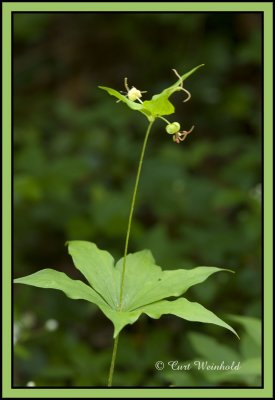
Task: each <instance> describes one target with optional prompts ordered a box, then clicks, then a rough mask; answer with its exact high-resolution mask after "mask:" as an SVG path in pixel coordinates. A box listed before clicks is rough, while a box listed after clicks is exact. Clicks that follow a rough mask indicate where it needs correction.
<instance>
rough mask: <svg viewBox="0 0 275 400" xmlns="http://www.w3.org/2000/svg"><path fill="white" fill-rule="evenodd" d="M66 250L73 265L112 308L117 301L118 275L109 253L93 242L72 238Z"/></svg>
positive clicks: (115, 305) (116, 304)
mask: <svg viewBox="0 0 275 400" xmlns="http://www.w3.org/2000/svg"><path fill="white" fill-rule="evenodd" d="M68 251H69V254H70V255H71V256H72V259H73V262H74V265H75V266H76V268H77V269H79V271H80V272H81V273H82V274H83V275H84V276H85V278H86V279H87V281H88V282H89V283H90V285H91V286H92V287H93V288H94V289H95V290H96V291H97V292H98V293H100V295H101V296H102V297H103V298H104V299H105V300H106V302H107V303H108V304H109V305H110V306H111V307H113V308H116V307H117V306H118V304H119V302H118V291H117V287H118V284H119V281H118V280H119V275H118V273H117V272H116V270H115V268H114V259H113V257H112V256H111V254H110V253H108V252H107V251H105V250H100V249H99V248H98V247H97V246H96V245H95V244H94V243H91V242H86V241H80V240H73V241H70V242H68Z"/></svg>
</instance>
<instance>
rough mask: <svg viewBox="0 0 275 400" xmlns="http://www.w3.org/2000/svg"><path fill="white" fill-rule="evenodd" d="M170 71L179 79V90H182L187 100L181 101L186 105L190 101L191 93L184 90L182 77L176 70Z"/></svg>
mask: <svg viewBox="0 0 275 400" xmlns="http://www.w3.org/2000/svg"><path fill="white" fill-rule="evenodd" d="M172 71H173V72H174V73H175V75H176V76H177V77H178V78H179V79H180V90H183V91H184V92H185V93H186V94H187V98H186V99H185V100H183V102H184V103H186V102H187V101H188V100H190V98H191V93H190V92H188V90H187V89H184V87H183V80H182V77H181V76H180V75H179V73H178V71H177V70H176V69H174V68H173V69H172Z"/></svg>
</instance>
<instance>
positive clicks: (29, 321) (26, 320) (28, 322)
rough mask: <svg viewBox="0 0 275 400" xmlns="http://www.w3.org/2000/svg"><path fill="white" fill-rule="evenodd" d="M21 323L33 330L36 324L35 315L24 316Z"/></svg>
mask: <svg viewBox="0 0 275 400" xmlns="http://www.w3.org/2000/svg"><path fill="white" fill-rule="evenodd" d="M21 321H22V325H24V326H25V327H26V328H32V327H33V326H34V324H35V315H34V314H33V313H31V312H26V313H24V314H23V315H22V318H21Z"/></svg>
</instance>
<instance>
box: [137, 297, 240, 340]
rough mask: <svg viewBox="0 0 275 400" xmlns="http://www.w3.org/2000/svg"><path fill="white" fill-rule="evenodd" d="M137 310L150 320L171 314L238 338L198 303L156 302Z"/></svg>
mask: <svg viewBox="0 0 275 400" xmlns="http://www.w3.org/2000/svg"><path fill="white" fill-rule="evenodd" d="M139 310H142V312H143V313H145V314H147V315H148V316H149V317H150V318H156V319H158V318H160V317H161V316H162V315H163V314H173V315H176V316H177V317H180V318H183V319H186V320H187V321H194V322H204V323H208V324H215V325H219V326H222V327H223V328H226V329H228V330H230V331H231V332H233V333H234V334H235V335H236V336H237V337H239V336H238V334H237V333H236V332H235V330H234V329H233V328H231V326H230V325H228V324H227V323H226V322H224V321H223V320H222V319H220V318H219V317H217V316H216V315H215V314H214V313H213V312H212V311H209V310H207V308H205V307H203V306H202V305H201V304H199V303H195V302H191V301H188V300H187V299H184V298H180V299H177V300H173V301H167V300H163V301H158V302H156V303H153V304H149V305H147V306H143V307H141V308H140V309H139Z"/></svg>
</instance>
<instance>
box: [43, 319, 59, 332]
mask: <svg viewBox="0 0 275 400" xmlns="http://www.w3.org/2000/svg"><path fill="white" fill-rule="evenodd" d="M58 325H59V324H58V322H57V320H56V319H48V320H47V321H46V322H45V328H46V329H47V331H50V332H53V331H56V329H57V328H58Z"/></svg>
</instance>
